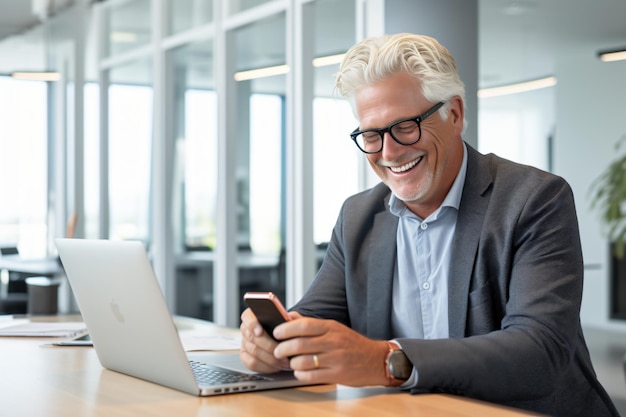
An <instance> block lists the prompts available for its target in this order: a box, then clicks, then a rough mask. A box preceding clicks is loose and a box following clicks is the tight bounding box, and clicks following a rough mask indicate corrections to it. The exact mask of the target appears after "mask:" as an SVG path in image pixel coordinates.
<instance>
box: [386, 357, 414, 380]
mask: <svg viewBox="0 0 626 417" xmlns="http://www.w3.org/2000/svg"><path fill="white" fill-rule="evenodd" d="M412 371H413V365H412V364H411V362H410V361H409V359H408V358H407V357H406V355H405V354H404V352H402V351H401V350H396V351H394V352H392V353H391V355H389V373H390V374H391V375H392V376H393V377H394V378H396V379H403V380H406V379H409V377H410V376H411V372H412Z"/></svg>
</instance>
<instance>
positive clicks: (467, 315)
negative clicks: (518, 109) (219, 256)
mask: <svg viewBox="0 0 626 417" xmlns="http://www.w3.org/2000/svg"><path fill="white" fill-rule="evenodd" d="M467 150H468V163H467V176H466V180H465V185H464V188H463V195H462V197H461V204H460V207H459V213H458V220H457V225H456V231H455V236H454V242H453V247H452V251H453V252H452V259H453V261H452V264H451V265H450V268H451V269H450V277H449V282H448V291H449V294H448V303H449V307H448V309H449V312H448V315H449V334H450V338H449V339H440V340H419V339H398V342H399V343H400V345H401V346H402V349H403V351H404V352H405V353H406V355H407V356H408V358H409V359H410V360H411V362H412V363H413V365H414V366H415V368H416V369H417V372H418V386H417V388H415V389H413V390H412V392H413V393H417V392H424V391H426V392H448V393H454V394H458V395H464V396H468V397H473V398H478V399H483V400H487V401H492V402H497V403H501V404H505V405H510V406H514V407H519V408H524V409H528V410H532V411H537V412H541V413H546V414H550V415H556V416H567V417H572V416H577V415H579V416H586V417H589V416H609V415H612V416H617V415H618V413H617V411H616V409H615V407H614V406H613V404H612V403H611V400H610V399H609V397H608V395H607V393H606V392H605V390H604V389H603V388H602V386H601V385H600V383H599V382H598V381H597V379H596V375H595V372H594V370H593V367H592V365H591V361H590V358H589V353H588V350H587V346H586V343H585V340H584V338H583V334H582V330H581V326H580V320H579V311H580V303H581V297H582V285H583V260H582V251H581V246H580V237H579V231H578V223H577V217H576V209H575V206H574V199H573V195H572V191H571V188H570V187H569V185H568V184H567V183H566V182H565V180H563V179H562V178H560V177H557V176H555V175H552V174H549V173H546V172H543V171H540V170H538V169H535V168H531V167H527V166H523V165H519V164H515V163H513V162H510V161H507V160H504V159H502V158H499V157H497V156H495V155H492V154H490V155H482V154H480V153H478V152H477V151H476V150H474V149H473V148H472V147H470V146H469V145H468V146H467ZM389 197H390V190H389V189H388V188H387V187H386V186H385V185H384V184H379V185H377V186H376V187H374V188H372V189H370V190H367V191H365V192H362V193H360V194H357V195H355V196H352V197H350V198H348V199H347V200H346V201H345V203H344V205H343V207H342V209H341V212H340V215H339V218H338V220H337V224H336V226H335V228H334V230H333V234H332V238H331V241H330V243H329V246H328V250H327V253H326V256H325V259H324V262H323V264H322V266H321V268H320V270H319V272H318V274H317V276H316V278H315V280H314V282H313V283H312V285H311V287H310V288H309V289H308V290H307V292H306V294H305V295H304V297H303V298H302V300H300V302H298V303H297V304H296V305H295V306H294V310H297V311H299V312H300V313H302V314H303V315H308V316H314V317H320V318H328V319H334V320H337V321H339V322H341V323H344V324H346V325H347V326H350V327H351V328H353V329H354V330H356V331H358V332H359V333H361V334H363V335H366V336H367V337H370V338H373V339H391V338H394V337H396V336H395V335H394V334H392V333H391V304H392V281H393V274H394V267H395V263H396V231H397V227H398V218H397V217H396V216H394V215H392V214H391V213H390V212H389V208H388V203H389ZM406 320H411V317H406ZM381 366H382V364H381Z"/></svg>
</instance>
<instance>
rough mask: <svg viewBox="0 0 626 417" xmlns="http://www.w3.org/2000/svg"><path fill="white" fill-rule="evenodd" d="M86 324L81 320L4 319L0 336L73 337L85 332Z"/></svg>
mask: <svg viewBox="0 0 626 417" xmlns="http://www.w3.org/2000/svg"><path fill="white" fill-rule="evenodd" d="M86 331H87V326H85V323H82V322H74V321H63V322H43V321H28V320H14V321H13V323H11V322H9V321H6V322H3V323H2V326H0V336H11V337H14V336H28V337H74V336H76V335H78V334H80V333H83V332H86Z"/></svg>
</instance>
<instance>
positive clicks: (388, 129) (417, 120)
mask: <svg viewBox="0 0 626 417" xmlns="http://www.w3.org/2000/svg"><path fill="white" fill-rule="evenodd" d="M444 104H445V103H444V102H443V101H440V102H439V103H437V104H435V105H434V106H432V107H431V108H430V109H428V110H427V111H426V112H425V113H424V114H421V115H419V116H415V117H409V118H406V119H402V120H398V121H396V122H393V123H392V124H390V125H389V126H387V127H384V128H382V129H365V130H359V128H358V127H357V128H356V129H354V130H353V131H352V133H350V138H351V139H352V140H353V141H354V144H355V145H356V146H357V148H359V150H360V151H361V152H363V153H366V154H374V153H378V152H380V151H382V150H383V145H384V142H385V133H387V132H389V136H391V138H392V139H393V140H395V141H396V142H397V143H399V144H400V145H405V146H409V145H413V144H414V143H417V142H419V140H420V139H421V138H422V126H421V125H420V123H421V122H423V121H424V120H426V118H428V117H429V116H431V115H432V114H433V113H435V112H436V111H437V110H439V109H440V108H441V106H443V105H444ZM409 121H414V122H415V123H417V130H418V131H419V135H418V136H417V139H415V140H414V141H411V142H402V141H401V140H400V139H398V138H397V137H395V136H394V134H393V132H392V131H391V129H393V128H394V127H395V126H397V125H399V124H400V123H404V122H409ZM367 132H376V133H378V135H380V149H378V150H377V151H366V150H365V149H363V148H361V146H360V145H359V142H358V141H357V137H358V136H359V135H361V134H363V133H367Z"/></svg>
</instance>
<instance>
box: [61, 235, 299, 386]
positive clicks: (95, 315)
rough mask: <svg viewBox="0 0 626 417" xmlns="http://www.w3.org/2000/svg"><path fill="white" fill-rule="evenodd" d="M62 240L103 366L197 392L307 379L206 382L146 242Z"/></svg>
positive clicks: (236, 364)
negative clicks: (197, 374) (198, 376)
mask: <svg viewBox="0 0 626 417" xmlns="http://www.w3.org/2000/svg"><path fill="white" fill-rule="evenodd" d="M55 242H56V246H57V249H58V252H59V256H60V258H61V262H62V263H63V266H64V268H65V272H66V275H67V278H68V281H69V283H70V286H71V287H72V290H73V292H74V295H75V297H76V301H77V304H78V307H79V309H80V311H81V314H82V316H83V320H84V321H85V324H86V325H87V328H88V329H89V333H90V335H91V339H92V341H93V345H94V348H95V350H96V353H97V355H98V359H99V360H100V363H101V364H102V366H103V367H105V368H107V369H111V370H114V371H117V372H121V373H124V374H127V375H131V376H134V377H137V378H141V379H145V380H148V381H151V382H155V383H157V384H160V385H164V386H167V387H170V388H174V389H177V390H180V391H184V392H187V393H190V394H194V395H217V394H221V393H230V392H240V391H250V390H263V389H272V388H282V387H289V386H299V385H306V384H305V383H303V382H300V381H298V380H297V379H296V378H295V377H293V374H292V373H290V372H285V373H279V374H271V375H268V378H267V379H264V380H261V381H256V382H255V383H254V384H249V383H247V384H245V383H244V384H242V383H235V385H233V388H235V389H232V388H231V389H229V388H228V385H220V386H215V385H211V386H207V387H201V386H199V385H198V383H197V382H196V378H195V376H194V374H193V371H192V370H191V367H190V364H189V358H188V355H187V353H186V352H185V350H184V348H183V346H182V344H181V341H180V337H179V335H178V331H177V329H176V326H175V325H174V321H173V320H172V317H171V315H170V312H169V310H168V308H167V304H166V302H165V299H164V297H163V292H162V291H161V287H160V286H159V283H158V281H157V279H156V277H155V275H154V271H153V269H152V265H151V263H150V260H149V259H148V256H147V254H146V251H145V249H144V246H143V244H142V243H141V242H138V241H111V240H89V239H56V240H55ZM206 356H207V357H210V358H212V360H211V363H214V364H216V365H220V364H222V363H224V364H227V363H229V364H230V365H226V366H227V367H228V368H231V369H233V368H236V369H237V370H239V371H243V370H244V369H245V367H244V366H243V364H242V363H241V362H240V361H239V359H238V357H239V355H238V354H236V355H234V354H224V353H222V354H211V355H206ZM250 374H254V373H252V372H250ZM244 388H245V389H244Z"/></svg>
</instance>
